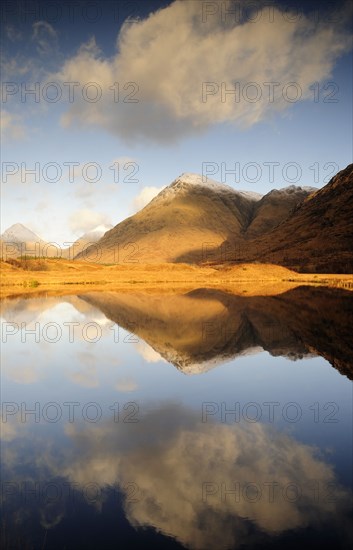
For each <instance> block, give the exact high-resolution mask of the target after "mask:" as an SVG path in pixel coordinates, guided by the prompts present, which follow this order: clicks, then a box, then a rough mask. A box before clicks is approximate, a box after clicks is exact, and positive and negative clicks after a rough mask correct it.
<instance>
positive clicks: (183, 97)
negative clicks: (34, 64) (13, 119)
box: [56, 0, 350, 142]
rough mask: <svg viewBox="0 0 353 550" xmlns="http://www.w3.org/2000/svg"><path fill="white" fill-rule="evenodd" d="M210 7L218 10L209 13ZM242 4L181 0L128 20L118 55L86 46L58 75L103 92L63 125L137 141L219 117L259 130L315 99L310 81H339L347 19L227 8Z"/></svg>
mask: <svg viewBox="0 0 353 550" xmlns="http://www.w3.org/2000/svg"><path fill="white" fill-rule="evenodd" d="M208 4H209V5H211V7H212V6H213V8H212V9H213V13H212V10H209V12H210V13H205V6H207V5H208ZM232 5H233V3H232V2H231V0H228V1H223V2H221V0H217V1H216V2H183V1H180V0H175V1H174V2H172V3H171V4H170V5H169V6H167V7H165V8H163V9H160V10H158V11H156V12H155V13H152V14H150V15H149V16H148V17H147V18H146V19H142V20H139V21H133V22H131V21H127V22H125V24H124V25H123V26H122V28H121V31H120V33H119V36H118V38H117V49H116V53H115V55H114V56H113V57H111V58H106V57H104V56H103V55H102V53H101V52H100V50H99V48H98V47H97V45H96V43H95V41H94V39H92V40H91V41H90V42H89V43H88V44H84V45H82V46H81V48H80V49H79V51H78V53H77V54H76V55H75V56H73V57H72V58H70V59H68V60H66V62H65V63H64V64H63V66H62V68H61V70H60V72H59V73H58V74H57V75H56V78H58V79H59V81H62V82H80V83H89V82H91V83H92V82H93V83H95V84H94V86H93V87H92V89H91V90H90V92H91V93H93V92H95V89H96V90H98V94H99V91H100V92H101V97H99V98H98V99H97V100H96V101H88V100H87V98H86V99H84V98H83V97H82V94H77V96H76V99H75V101H74V102H73V103H72V104H71V105H70V107H69V110H68V111H67V112H66V113H65V115H64V116H63V119H62V123H63V124H64V125H66V126H70V125H73V124H77V123H79V124H81V125H83V126H84V125H87V124H93V125H97V126H99V127H102V128H104V129H106V130H107V131H110V132H112V133H113V134H115V135H118V136H119V137H121V138H123V139H125V140H126V141H128V142H131V141H133V140H136V139H147V140H154V141H157V142H165V141H169V142H173V141H175V140H177V139H178V138H181V137H183V136H185V135H188V134H193V133H198V132H200V131H204V130H205V129H207V128H208V127H209V126H211V125H213V124H219V123H233V124H235V125H237V126H238V127H250V126H252V125H254V124H256V123H258V122H260V121H263V120H264V119H266V118H268V117H269V116H271V115H272V114H273V113H274V112H281V111H284V110H285V109H287V108H288V107H290V106H291V105H293V98H294V100H295V101H297V100H299V99H301V100H304V99H308V98H309V97H311V98H312V91H310V86H311V85H312V84H313V83H314V82H320V81H322V80H324V79H327V78H329V77H330V75H331V72H332V69H333V67H334V64H335V61H336V60H337V59H338V57H339V56H340V55H342V54H343V53H344V52H345V51H347V50H348V49H349V47H350V39H349V36H348V34H347V32H346V31H345V30H344V27H343V25H342V23H341V22H340V19H339V20H336V22H335V23H332V22H330V20H329V19H328V18H324V17H322V18H321V19H320V21H318V22H317V21H316V22H315V21H314V20H313V19H312V18H310V17H308V16H305V15H304V14H299V15H298V13H293V14H291V13H289V12H288V11H286V12H285V13H284V12H281V11H280V9H279V8H269V7H267V8H266V7H263V9H262V10H261V11H259V12H258V13H257V15H256V14H255V15H254V17H253V18H251V19H250V18H249V17H248V18H247V19H245V20H241V19H239V18H238V20H237V19H236V18H233V19H232V17H226V16H225V15H224V13H223V11H224V9H227V8H228V9H231V7H232ZM216 8H218V9H216ZM222 10H223V11H222ZM222 14H223V15H222ZM266 83H267V84H266ZM268 83H271V84H270V85H269V84H268ZM275 83H276V84H275ZM293 83H294V84H293ZM237 87H238V88H237ZM227 90H238V91H237V92H236V94H237V96H235V95H234V94H232V93H227ZM222 94H223V95H222ZM236 97H237V98H238V99H237V100H235V99H236Z"/></svg>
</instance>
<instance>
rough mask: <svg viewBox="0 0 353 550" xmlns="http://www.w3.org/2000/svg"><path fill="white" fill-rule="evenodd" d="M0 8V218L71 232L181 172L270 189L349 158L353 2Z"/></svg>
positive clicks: (71, 235) (121, 214)
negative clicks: (351, 6)
mask: <svg viewBox="0 0 353 550" xmlns="http://www.w3.org/2000/svg"><path fill="white" fill-rule="evenodd" d="M248 4H249V3H248ZM251 4H252V5H253V4H254V3H253V2H252V3H251ZM268 4H269V3H268ZM2 15H3V16H2V21H3V28H2V31H3V32H2V36H3V38H2V74H3V80H2V105H1V112H2V116H1V130H2V138H3V139H2V147H1V152H2V155H1V156H2V181H1V187H2V189H1V193H2V227H1V229H2V231H3V230H5V229H6V228H7V227H9V226H10V225H12V224H13V223H16V222H21V223H23V224H24V225H26V226H27V227H29V228H30V229H32V230H33V231H35V232H36V233H38V234H39V235H40V236H41V237H42V238H43V239H45V240H47V241H51V242H56V243H58V244H60V245H62V244H63V243H64V242H72V241H73V240H75V239H76V238H77V237H78V236H80V235H81V234H82V233H83V232H85V231H88V230H89V229H92V228H93V227H95V226H96V225H99V224H101V223H112V224H113V225H115V224H116V223H118V222H119V221H121V220H122V219H124V218H125V217H127V216H129V215H131V214H133V213H134V212H135V211H136V210H137V209H139V208H141V207H142V206H143V205H144V204H145V203H146V201H148V200H149V199H151V198H152V197H153V195H154V194H155V193H156V192H157V191H158V189H160V188H162V187H163V186H165V185H168V184H169V183H171V182H172V181H173V180H174V179H175V178H176V177H177V176H179V175H180V174H181V173H183V172H196V173H203V174H204V175H205V176H207V175H208V176H209V177H211V178H212V179H215V180H217V181H223V182H224V183H226V184H228V185H231V186H233V187H235V188H237V189H245V190H252V191H257V192H259V193H266V192H268V191H269V190H271V189H273V188H281V187H286V186H288V185H291V184H295V185H308V186H314V187H322V186H323V185H324V184H325V183H327V181H328V180H329V178H330V177H331V176H332V175H333V174H335V173H336V172H337V171H338V170H340V169H342V168H344V167H345V166H346V165H347V164H349V163H350V162H351V161H352V160H351V155H352V58H351V37H350V35H349V33H348V28H349V23H350V22H351V10H350V8H349V4H346V3H344V2H341V3H331V4H330V5H328V6H327V7H320V4H319V3H315V2H305V3H304V2H302V3H301V4H300V3H298V2H297V3H295V2H286V3H285V4H283V3H274V4H272V7H269V6H267V7H266V2H258V10H257V11H255V10H254V9H253V10H251V9H250V8H248V7H247V4H246V3H244V2H242V1H240V0H239V1H234V0H230V1H228V2H226V1H225V0H216V1H207V2H206V1H203V0H183V1H157V0H155V1H144V2H141V1H140V2H138V1H131V2H126V1H125V0H122V1H120V2H109V1H108V2H84V1H83V2H79V3H77V4H73V3H72V2H66V3H65V2H64V3H61V2H60V3H59V2H56V1H52V2H50V3H44V2H33V3H31V2H22V3H21V2H18V3H16V4H12V3H5V4H4V6H3V14H2ZM129 16H130V17H129ZM127 18H129V19H128V21H126V20H127ZM114 83H118V84H114ZM118 85H119V96H118V94H117V90H118ZM30 89H31V90H34V89H36V90H37V91H36V93H37V96H35V94H30V93H27V94H26V93H25V92H26V90H27V91H28V90H30ZM232 90H233V93H231V91H232ZM70 91H71V94H72V95H71V97H70ZM56 95H57V97H56ZM55 99H56V100H55ZM118 167H119V171H118ZM30 170H32V171H33V170H35V172H36V173H35V174H33V173H32V174H30V173H29V171H30ZM232 172H235V174H234V173H232ZM35 180H37V181H35Z"/></svg>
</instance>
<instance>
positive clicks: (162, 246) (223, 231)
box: [76, 174, 313, 263]
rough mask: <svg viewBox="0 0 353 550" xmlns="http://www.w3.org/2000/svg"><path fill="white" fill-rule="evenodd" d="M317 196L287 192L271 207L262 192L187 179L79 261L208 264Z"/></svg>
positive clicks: (198, 178)
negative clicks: (213, 254) (225, 247)
mask: <svg viewBox="0 0 353 550" xmlns="http://www.w3.org/2000/svg"><path fill="white" fill-rule="evenodd" d="M312 191H313V190H311V191H308V190H303V189H302V188H295V189H293V190H292V192H290V193H289V192H287V190H282V191H279V192H277V194H276V193H275V196H274V197H273V198H272V199H271V198H269V199H268V200H267V202H266V201H263V197H262V196H261V195H259V194H258V193H252V192H246V191H236V190H234V189H233V188H232V187H229V186H227V185H224V184H221V183H217V182H215V181H212V180H207V181H206V182H203V181H202V177H201V176H198V175H195V174H183V175H181V176H180V177H179V178H177V179H176V180H175V181H174V182H173V183H172V184H171V185H169V186H168V187H167V188H165V189H164V190H163V191H161V192H160V193H159V194H158V195H157V197H155V198H154V199H153V200H152V201H151V202H150V203H149V204H148V205H147V206H145V208H143V209H142V210H141V211H140V212H138V213H137V214H135V215H134V216H132V217H130V218H128V219H126V220H124V221H123V222H121V223H119V224H118V225H117V226H115V227H114V228H113V229H112V230H111V231H109V232H108V233H106V234H105V235H104V237H103V238H102V239H101V240H100V241H99V242H98V243H97V246H98V247H99V250H97V246H95V247H91V248H88V249H87V250H86V251H85V252H84V253H81V254H78V255H77V256H76V258H77V259H80V258H82V257H85V258H86V259H88V260H91V261H100V262H112V263H125V262H126V263H129V262H136V263H137V262H140V263H161V262H189V263H197V262H202V261H204V260H205V258H206V256H207V254H208V252H209V249H212V250H220V249H221V246H222V244H223V243H235V242H237V243H239V242H245V240H246V236H247V230H248V229H249V230H250V232H251V234H252V235H254V234H258V233H262V232H264V231H268V230H269V229H272V228H273V227H275V226H276V225H278V224H279V223H280V222H281V221H282V220H283V219H285V218H286V217H287V216H288V212H289V211H291V209H292V208H293V206H294V205H296V204H297V203H298V202H300V201H301V200H303V198H304V197H307V196H308V195H309V193H310V192H312ZM278 194H279V196H278ZM261 201H263V202H261ZM260 203H261V204H260ZM256 218H258V221H257V222H256Z"/></svg>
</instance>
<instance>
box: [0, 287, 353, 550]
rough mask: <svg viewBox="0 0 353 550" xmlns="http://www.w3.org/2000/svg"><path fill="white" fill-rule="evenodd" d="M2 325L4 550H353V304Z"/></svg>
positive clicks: (26, 306)
mask: <svg viewBox="0 0 353 550" xmlns="http://www.w3.org/2000/svg"><path fill="white" fill-rule="evenodd" d="M1 315H2V370H1V381H2V391H1V400H2V424H1V458H2V470H1V474H2V475H1V479H2V484H1V501H2V547H3V548H4V549H7V548H16V549H17V548H21V549H44V548H46V549H77V548H86V549H90V548H92V549H93V548H98V547H101V548H117V547H118V548H124V549H125V548H149V547H151V546H152V547H153V548H168V549H169V548H170V549H172V548H190V549H198V550H199V549H200V550H203V549H205V550H206V549H215V550H216V549H217V550H227V549H233V548H234V549H237V548H243V549H246V550H248V549H250V548H259V549H260V548H261V549H263V548H280V547H281V548H282V547H283V545H285V546H286V547H287V548H298V547H299V545H309V544H310V547H311V548H320V549H322V548H333V547H334V548H348V547H350V545H351V543H352V528H351V524H352V523H351V519H352V499H351V494H352V470H351V467H352V402H353V399H352V382H351V379H352V377H353V342H352V327H353V294H352V293H349V292H347V291H340V290H333V289H331V290H329V289H320V288H307V287H301V288H297V289H295V290H291V291H289V292H286V293H284V294H281V295H278V296H268V297H264V296H260V297H246V295H243V296H236V295H232V294H230V293H227V292H223V291H220V290H214V289H198V290H194V291H192V292H187V293H183V292H181V293H179V294H158V293H154V294H144V293H138V292H136V293H135V294H131V293H129V294H121V293H120V294H119V293H114V292H100V293H94V292H92V293H85V294H82V295H79V296H63V297H62V296H61V297H47V296H45V295H38V296H37V297H33V298H28V299H24V298H23V297H19V298H14V299H11V300H10V299H8V300H4V301H3V302H2V313H1Z"/></svg>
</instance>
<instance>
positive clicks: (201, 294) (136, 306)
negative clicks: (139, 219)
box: [81, 287, 353, 378]
mask: <svg viewBox="0 0 353 550" xmlns="http://www.w3.org/2000/svg"><path fill="white" fill-rule="evenodd" d="M81 299H82V300H84V301H85V302H86V303H88V304H91V305H94V306H95V307H97V308H99V309H100V310H101V311H102V312H103V313H104V314H105V315H106V316H107V317H108V318H109V319H111V320H112V321H114V322H115V323H117V324H118V325H120V326H123V327H124V328H126V329H127V330H131V331H132V332H134V333H135V334H137V335H138V336H140V337H141V338H142V339H143V340H145V341H146V342H147V343H148V344H149V345H150V346H151V347H152V348H153V349H154V350H155V351H157V352H158V353H159V354H160V355H161V356H162V357H164V358H165V359H166V360H167V361H169V362H171V363H173V364H174V365H175V366H176V367H178V368H179V369H181V370H183V371H184V372H187V373H197V372H203V371H205V370H207V369H209V368H211V367H213V366H215V365H216V364H218V363H219V362H221V361H222V360H226V359H229V358H233V357H236V356H239V355H242V354H244V353H251V352H253V353H255V352H256V351H259V350H266V351H269V352H270V353H271V354H272V355H275V356H277V355H282V356H285V357H288V358H292V359H298V358H303V356H309V355H321V356H322V357H324V358H325V359H327V360H328V361H329V362H330V363H331V365H332V366H333V367H335V368H336V369H338V370H339V371H340V372H342V373H343V374H345V375H347V376H349V377H350V378H352V376H353V359H352V358H353V340H352V333H351V330H352V326H353V293H351V292H348V291H346V292H345V291H342V290H337V289H325V288H312V287H302V288H296V289H295V290H291V291H288V292H286V293H284V294H280V295H278V296H255V297H248V298H247V297H243V296H237V295H232V294H229V293H226V292H222V291H219V290H213V289H212V290H210V289H199V290H196V291H192V292H189V293H187V294H179V295H167V296H158V295H148V294H116V293H105V292H104V293H92V294H84V295H82V296H81Z"/></svg>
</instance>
